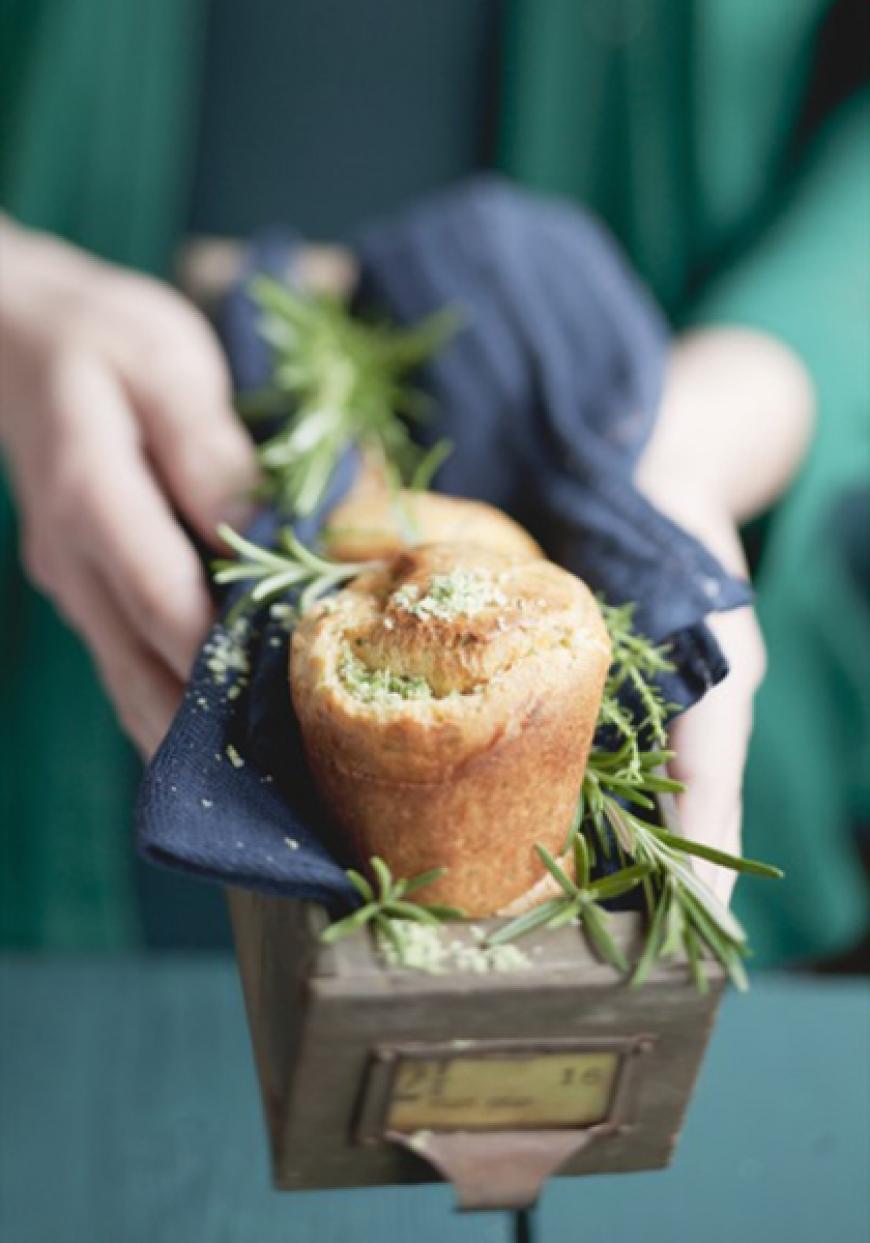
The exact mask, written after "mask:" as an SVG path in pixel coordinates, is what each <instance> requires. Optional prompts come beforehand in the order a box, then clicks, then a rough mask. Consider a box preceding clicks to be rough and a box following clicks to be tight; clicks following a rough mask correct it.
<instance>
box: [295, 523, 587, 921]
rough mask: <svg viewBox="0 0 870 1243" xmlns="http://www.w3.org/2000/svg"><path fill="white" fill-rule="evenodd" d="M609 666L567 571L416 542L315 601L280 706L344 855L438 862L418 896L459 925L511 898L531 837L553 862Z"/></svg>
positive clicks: (528, 871)
mask: <svg viewBox="0 0 870 1243" xmlns="http://www.w3.org/2000/svg"><path fill="white" fill-rule="evenodd" d="M496 512H497V511H496ZM445 584H446V586H445ZM439 593H440V594H439ZM451 593H452V594H451ZM609 660H610V643H609V639H608V636H607V632H606V629H605V626H604V622H603V620H602V617H601V614H600V612H599V609H598V606H597V604H596V603H595V600H594V598H593V597H592V595H591V593H590V592H589V590H588V588H587V587H586V586H585V585H584V584H583V583H582V582H580V580H579V579H577V578H575V577H574V576H573V575H571V574H569V573H568V572H567V571H565V570H562V569H560V568H559V567H557V566H555V565H554V564H552V563H551V562H549V561H545V560H543V559H537V560H533V561H529V560H527V559H523V557H522V556H509V555H507V554H505V553H504V552H499V551H497V550H494V549H492V548H481V547H476V546H471V545H465V546H458V545H456V544H431V545H424V546H421V547H417V548H414V549H412V550H408V551H406V552H404V553H400V554H399V555H398V556H396V557H394V558H393V559H392V561H390V562H389V563H388V564H387V565H386V566H385V567H384V568H383V569H377V570H373V571H369V572H367V573H365V574H363V575H361V576H360V577H359V578H358V579H357V580H355V581H354V582H353V583H352V584H351V585H350V586H349V587H347V588H345V589H344V590H343V591H341V592H339V593H338V594H337V595H335V596H333V597H331V598H330V599H329V600H327V601H323V602H321V603H320V604H319V605H317V606H315V608H314V609H312V610H311V612H310V613H308V614H307V615H306V616H305V617H304V618H303V619H302V621H301V622H300V623H299V625H298V626H297V628H296V631H295V633H294V636H293V642H292V646H291V673H292V676H291V685H292V695H293V703H294V706H295V709H296V713H297V716H298V719H299V722H300V725H301V728H302V735H303V739H304V743H305V750H306V753H307V757H308V763H309V766H310V769H311V772H312V775H313V777H314V779H315V782H316V784H317V786H318V789H319V790H320V793H321V795H322V797H323V798H324V800H325V802H326V803H327V805H328V806H329V808H330V810H331V812H332V814H333V816H334V818H335V820H336V822H337V824H338V826H339V828H340V829H341V831H342V833H343V835H344V837H345V839H346V841H347V843H348V845H349V847H350V850H351V853H352V854H353V856H354V857H355V859H356V860H357V862H358V863H359V864H365V863H366V862H367V861H368V859H369V858H370V857H371V856H372V855H379V856H381V858H383V859H384V860H385V861H386V862H387V864H388V865H389V867H390V868H391V870H392V871H393V873H394V874H395V875H397V876H407V877H412V876H415V875H417V874H419V873H420V872H423V871H426V870H428V869H430V868H436V867H445V868H446V869H447V871H446V873H445V874H444V875H443V876H442V877H441V878H440V879H439V880H437V881H435V882H434V883H432V884H431V885H429V886H427V887H426V888H425V889H423V890H421V891H420V894H419V897H420V899H421V900H422V901H423V902H427V901H428V902H442V903H447V904H449V905H451V906H458V907H460V908H461V909H462V910H463V911H464V913H465V914H466V915H467V916H468V917H470V918H472V917H481V916H486V915H491V914H493V913H495V912H497V911H499V910H501V909H502V908H504V907H506V906H508V905H510V904H511V903H513V902H515V901H516V900H517V899H519V898H521V897H522V895H524V894H525V893H526V892H527V891H528V890H530V889H532V887H533V886H535V885H536V884H537V883H538V881H539V880H540V879H541V875H542V872H543V868H542V865H541V863H540V860H539V859H538V857H537V855H536V853H535V851H534V844H535V843H536V842H541V843H542V844H543V845H545V846H546V847H547V848H548V849H549V850H550V851H551V852H552V853H553V854H554V855H561V854H562V851H563V847H564V843H565V840H566V837H567V834H568V832H569V830H570V826H571V824H572V821H573V817H574V814H575V811H576V806H577V797H578V792H579V789H580V783H581V781H582V777H583V771H584V768H585V765H586V759H587V755H588V751H589V746H590V744H591V741H592V734H593V731H594V728H595V723H596V720H597V716H598V709H599V706H600V701H601V693H602V689H603V685H604V679H605V676H606V673H607V668H608V664H609ZM406 694H407V695H409V696H410V697H407V698H406V697H405V695H406Z"/></svg>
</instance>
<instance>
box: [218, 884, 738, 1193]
mask: <svg viewBox="0 0 870 1243" xmlns="http://www.w3.org/2000/svg"><path fill="white" fill-rule="evenodd" d="M229 898H230V909H231V914H232V919H233V927H234V933H235V938H236V945H237V953H238V960H239V968H240V972H241V977H242V983H243V988H244V994H245V1003H246V1008H247V1013H248V1019H249V1023H250V1028H251V1036H252V1041H253V1046H254V1053H255V1057H256V1063H257V1071H258V1075H259V1080H260V1087H261V1091H262V1097H263V1104H264V1108H265V1114H266V1122H267V1126H268V1132H269V1140H270V1147H271V1154H272V1167H273V1177H274V1182H275V1185H276V1186H277V1187H279V1188H283V1189H286V1190H293V1189H302V1188H326V1187H361V1186H371V1185H377V1184H398V1183H409V1182H420V1181H429V1180H432V1179H437V1178H441V1177H448V1178H450V1179H451V1180H452V1181H453V1183H454V1186H455V1187H456V1190H457V1194H458V1198H459V1202H460V1205H461V1206H462V1207H466V1208H517V1207H522V1206H524V1205H527V1204H530V1203H532V1202H533V1201H534V1199H535V1197H536V1195H537V1192H538V1190H539V1188H540V1185H541V1183H542V1182H543V1181H544V1180H545V1179H546V1178H547V1177H548V1176H549V1175H550V1174H551V1173H557V1174H559V1175H562V1176H575V1175H582V1174H597V1173H605V1172H606V1173H615V1172H621V1171H631V1170H643V1169H653V1168H656V1167H660V1166H664V1165H667V1163H668V1161H669V1159H670V1156H671V1153H672V1151H673V1148H674V1144H675V1141H676V1138H677V1135H678V1133H679V1130H680V1126H681V1124H682V1120H683V1116H684V1113H685V1110H686V1106H687V1104H688V1101H689V1098H690V1096H691V1092H692V1088H693V1085H694V1082H695V1078H696V1076H697V1073H698V1069H699V1066H700V1062H701V1058H702V1056H703V1052H704V1048H705V1046H706V1043H707V1040H708V1037H709V1035H710V1030H711V1027H712V1025H713V1021H714V1018H715V1014H716V1009H717V1006H718V1002H719V999H720V996H721V992H722V987H723V976H722V973H721V972H720V971H719V969H718V967H716V966H715V965H713V964H708V965H707V968H706V969H707V972H708V979H709V985H710V987H709V990H708V991H707V993H706V994H704V995H701V994H700V993H699V992H698V991H697V990H696V988H695V986H694V984H693V983H692V982H691V981H690V980H689V978H688V975H687V972H686V970H685V967H684V966H683V965H682V964H680V963H668V964H659V965H657V966H656V968H655V969H654V970H653V972H652V974H651V976H650V978H649V979H648V981H647V982H646V983H645V984H644V985H643V987H641V988H631V987H630V986H628V985H627V984H625V983H623V982H621V981H620V980H619V979H618V978H617V976H616V975H615V973H614V971H613V970H612V968H610V967H609V966H607V965H605V964H602V963H601V962H599V961H598V959H597V958H596V957H595V956H594V954H593V953H592V952H591V951H590V949H589V947H588V945H587V943H586V940H585V938H584V937H583V936H582V934H581V933H580V932H579V931H578V929H577V928H575V927H571V926H569V927H565V928H562V929H560V930H558V931H551V932H543V933H540V934H532V935H531V936H529V937H527V938H524V940H523V941H522V947H523V949H524V951H525V952H526V953H527V954H528V955H529V958H530V966H529V968H527V969H522V970H519V971H512V972H505V973H487V974H473V973H468V972H465V971H453V970H451V971H449V972H445V973H444V974H435V975H430V974H424V973H421V972H412V971H408V970H400V969H395V968H390V967H388V966H387V965H385V963H384V962H383V960H382V957H381V955H380V954H379V953H378V952H377V951H376V950H375V948H374V946H373V943H372V941H371V939H370V937H369V934H368V933H367V931H365V930H359V931H358V932H356V933H354V934H353V935H352V936H351V937H349V938H347V939H345V940H343V941H339V942H338V943H337V944H336V945H334V946H325V945H323V944H322V943H321V941H320V940H319V937H320V932H321V931H322V929H323V928H324V927H325V925H326V916H325V913H324V912H323V910H322V909H321V908H320V907H317V906H315V905H312V904H307V903H301V902H297V901H292V900H288V899H283V898H277V897H268V896H264V895H260V894H254V893H250V892H246V891H241V890H233V891H230V894H229ZM486 926H487V925H486V923H485V922H484V927H486ZM613 930H614V935H615V938H616V940H617V941H618V942H619V944H620V945H621V947H622V949H623V950H624V952H625V953H626V955H627V956H628V958H629V960H630V961H631V960H632V959H634V958H636V956H637V954H638V953H639V950H640V946H641V932H642V928H641V920H640V917H639V916H637V915H634V914H620V915H616V916H614V917H613ZM449 935H450V936H451V937H454V936H455V937H458V938H470V936H471V933H470V931H469V930H468V929H467V928H466V927H465V926H463V925H452V926H451V929H450V932H449Z"/></svg>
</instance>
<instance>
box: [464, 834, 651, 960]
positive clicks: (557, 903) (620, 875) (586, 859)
mask: <svg viewBox="0 0 870 1243" xmlns="http://www.w3.org/2000/svg"><path fill="white" fill-rule="evenodd" d="M535 850H536V851H537V854H538V858H539V859H540V860H541V862H542V863H543V865H544V867H545V868H546V869H547V871H548V872H549V873H550V875H551V876H552V877H553V878H554V879H555V880H556V882H557V883H558V885H559V887H560V889H561V890H562V893H561V895H560V896H559V897H557V898H551V899H550V901H549V902H544V903H542V904H541V905H540V906H536V907H534V908H533V909H532V910H531V911H527V912H526V914H524V915H519V916H518V917H517V918H516V919H514V920H511V922H510V923H508V924H503V925H502V927H501V928H499V929H497V931H496V932H494V933H493V934H492V935H491V936H490V937H488V938H487V943H488V944H489V945H502V944H504V943H505V942H506V941H512V940H514V938H515V937H519V936H524V935H525V934H526V933H528V932H531V931H533V929H535V928H540V927H546V928H561V927H563V926H564V925H565V924H569V923H579V924H581V925H582V926H583V928H584V930H585V932H586V935H587V936H588V937H589V940H590V941H591V942H592V944H593V945H594V946H595V948H596V950H597V951H598V953H599V954H600V955H601V957H602V958H603V959H604V960H605V961H606V962H609V963H610V964H611V966H613V967H615V968H616V969H617V971H627V970H628V963H627V962H626V960H625V955H624V954H623V952H622V950H621V949H620V948H619V946H618V945H617V944H616V942H615V941H614V939H613V937H612V935H611V933H610V929H609V927H608V921H609V916H608V914H607V911H605V910H604V908H603V907H602V906H600V905H599V904H600V903H601V902H603V901H605V900H606V899H608V898H617V897H621V896H622V894H625V893H629V892H630V890H632V889H634V887H635V886H636V885H638V884H639V883H640V882H641V881H642V880H643V879H644V878H645V877H646V876H647V875H648V874H649V872H650V870H651V869H650V868H649V867H647V866H646V865H643V864H635V865H633V866H632V867H626V868H622V869H621V870H620V871H618V872H614V873H613V874H612V875H610V876H603V877H601V879H600V880H596V881H593V880H591V858H590V850H589V844H588V842H587V841H586V838H585V837H584V836H583V834H582V833H577V834H575V836H574V840H573V852H574V873H575V877H576V881H572V880H571V878H570V877H569V876H568V874H567V873H566V872H565V870H564V869H563V868H562V867H561V866H560V865H559V864H558V863H557V862H556V860H555V859H554V858H553V856H552V855H551V854H550V852H549V851H548V850H547V849H546V848H545V847H544V846H542V845H541V844H540V843H538V844H537V845H536V846H535Z"/></svg>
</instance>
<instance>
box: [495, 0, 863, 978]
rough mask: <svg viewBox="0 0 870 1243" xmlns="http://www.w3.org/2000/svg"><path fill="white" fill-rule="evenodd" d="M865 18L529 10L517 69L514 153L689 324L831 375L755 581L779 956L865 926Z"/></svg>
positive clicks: (786, 2) (550, 3)
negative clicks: (787, 350) (729, 328)
mask: <svg viewBox="0 0 870 1243" xmlns="http://www.w3.org/2000/svg"><path fill="white" fill-rule="evenodd" d="M858 8H859V6H857V5H856V6H853V9H851V10H850V9H849V7H848V6H844V5H843V4H839V5H833V6H832V5H829V4H826V3H824V2H823V0H769V3H767V4H758V3H757V0H696V2H695V3H674V2H673V0H621V2H620V3H591V2H590V3H583V4H578V3H576V0H515V2H514V3H513V4H512V6H511V21H510V24H509V29H508V40H507V55H506V61H505V70H504V81H503V92H502V93H503V98H504V100H505V104H506V108H505V115H504V125H503V143H502V152H501V158H502V163H503V166H504V167H505V168H506V169H507V170H508V171H509V172H511V173H513V174H514V175H515V176H517V177H519V178H521V179H522V180H524V181H526V182H528V183H530V184H532V185H535V186H538V187H540V188H542V189H544V190H548V191H554V192H559V193H563V194H567V195H570V196H572V197H573V198H576V199H577V200H578V201H580V202H585V203H588V204H590V205H591V206H593V207H594V208H596V209H597V210H598V211H600V213H601V214H602V215H603V216H604V218H605V219H606V220H608V221H609V222H610V224H611V226H612V227H613V228H614V230H615V231H616V233H617V234H618V236H619V237H620V239H621V240H622V242H623V244H624V245H625V247H626V249H627V251H628V253H629V255H630V256H631V258H632V260H633V261H634V263H635V264H636V266H637V267H638V268H639V269H640V271H641V272H642V273H643V275H644V276H645V277H646V278H647V280H648V281H649V282H650V283H651V285H652V287H653V288H654V290H655V291H656V293H657V294H658V296H659V298H660V299H661V301H662V302H663V303H664V305H665V307H666V308H667V309H668V311H669V313H670V314H671V316H672V318H673V319H674V321H675V322H676V323H677V324H678V325H680V326H691V325H693V324H700V323H738V324H745V325H750V326H754V327H758V328H762V329H766V330H767V331H769V332H772V333H774V334H776V335H777V336H778V337H780V338H782V339H783V340H784V341H787V342H788V343H789V344H791V345H792V346H793V347H794V348H795V349H796V350H797V351H798V353H799V354H800V355H801V356H802V358H803V359H804V361H805V363H806V364H807V366H808V367H809V370H810V372H811V373H812V377H813V380H814V382H815V385H816V389H817V395H818V410H819V413H818V432H817V435H816V438H815V442H814V444H813V446H812V449H811V451H810V454H809V458H808V461H807V462H806V465H805V468H804V469H803V471H802V473H801V475H800V477H799V478H798V480H797V481H796V483H795V484H794V486H793V487H792V488H791V490H790V492H789V494H788V496H787V497H786V498H785V500H784V502H783V503H782V504H780V505H779V506H778V507H777V510H776V512H775V514H774V515H773V516H772V518H771V520H770V522H769V526H768V533H767V539H766V547H765V550H764V555H763V560H762V564H761V569H760V572H759V575H758V578H757V583H756V586H757V591H758V610H759V614H760V618H761V622H762V626H763V628H764V632H765V637H766V642H767V647H768V662H769V671H768V675H767V678H766V681H765V683H764V685H763V687H762V689H761V691H760V694H759V696H758V699H757V706H756V724H755V732H754V736H753V740H752V746H751V751H750V756H749V763H748V768H747V776H746V791H745V841H746V848H747V850H748V852H749V853H751V854H753V855H757V856H760V857H763V858H768V859H773V860H776V861H777V862H779V863H781V864H782V866H783V867H784V868H785V871H786V874H787V880H786V882H785V883H783V884H780V885H771V884H765V883H762V882H757V881H756V882H753V881H745V882H743V883H742V884H741V885H740V886H739V888H738V891H737V896H736V900H735V906H736V909H737V913H738V914H739V915H740V916H741V917H742V918H743V919H744V920H745V921H746V923H747V924H748V926H749V928H750V932H751V935H752V940H753V943H754V946H755V949H756V955H757V961H759V962H761V963H768V964H774V963H782V962H784V961H791V960H798V959H801V958H807V957H811V956H816V955H823V954H827V953H833V952H836V951H838V950H842V949H843V948H844V947H846V946H848V945H850V944H851V943H852V942H854V941H855V940H857V939H858V938H859V937H860V935H861V933H862V932H863V931H864V930H865V929H866V925H867V913H868V901H867V889H866V882H865V880H864V877H863V875H862V870H861V868H860V865H859V863H858V854H857V850H856V846H855V840H854V836H853V834H854V832H855V830H856V829H857V828H858V826H859V825H863V826H865V828H866V826H867V824H868V823H870V599H868V582H867V579H866V562H865V569H864V575H863V576H861V575H859V574H856V571H855V568H854V561H855V556H854V553H855V550H856V548H857V549H863V550H865V551H864V553H863V555H864V556H865V557H866V549H867V545H868V540H870V531H868V530H867V527H866V525H865V524H866V521H867V519H866V515H867V513H868V506H867V504H866V503H865V502H866V499H867V497H868V495H870V333H868V324H870V98H868V93H867V91H866V89H863V90H862V89H860V87H859V85H858V84H857V83H854V84H853V82H852V80H851V79H852V67H853V66H852V57H851V53H852V52H853V51H854V49H855V45H856V44H860V41H861V30H860V26H861V22H860V13H859V12H858ZM853 19H854V26H855V29H853V28H852V24H853ZM828 58H830V59H828ZM857 76H858V75H857V74H856V75H855V77H857ZM699 417H703V411H699ZM859 524H861V525H860V526H859Z"/></svg>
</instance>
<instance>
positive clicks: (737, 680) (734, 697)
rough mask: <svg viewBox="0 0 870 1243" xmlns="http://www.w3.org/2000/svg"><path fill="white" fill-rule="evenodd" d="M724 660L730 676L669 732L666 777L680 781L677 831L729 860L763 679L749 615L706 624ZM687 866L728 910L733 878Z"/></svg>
mask: <svg viewBox="0 0 870 1243" xmlns="http://www.w3.org/2000/svg"><path fill="white" fill-rule="evenodd" d="M707 621H708V624H709V626H710V629H711V630H712V631H713V633H714V635H715V636H716V638H717V639H718V640H719V644H720V646H721V648H722V651H723V652H724V654H725V656H726V657H727V659H728V664H729V665H730V672H729V673H728V676H727V677H726V678H725V680H724V681H723V682H720V683H719V685H718V686H715V687H714V688H713V689H712V690H711V691H708V692H707V694H706V695H705V696H704V698H703V699H702V700H701V701H700V703H697V704H695V706H694V707H693V708H690V709H689V711H688V712H686V713H684V714H683V715H682V716H679V717H677V719H676V720H675V721H674V723H673V726H672V728H671V737H670V742H671V747H672V748H673V750H674V751H675V752H676V756H675V758H674V760H673V762H672V764H671V775H672V776H674V777H675V778H676V779H677V780H678V781H682V782H683V783H684V785H685V787H686V789H685V792H684V793H683V794H680V795H678V796H677V810H678V814H679V827H680V832H681V833H683V834H684V836H686V837H690V838H693V839H694V840H695V841H699V842H705V843H706V844H707V845H709V846H715V847H716V848H717V849H719V850H724V851H727V853H728V854H732V855H739V854H740V853H741V832H740V831H741V823H742V818H743V802H742V791H743V769H744V767H745V764H746V754H747V750H748V747H749V738H750V735H751V733H752V701H753V699H754V697H755V692H756V691H757V690H758V687H759V686H760V685H761V681H762V678H763V677H764V664H765V655H764V642H763V640H762V637H761V630H760V628H759V625H758V621H757V620H756V617H755V612H754V610H753V609H750V608H742V609H735V610H734V612H731V613H715V614H714V615H713V616H712V617H709V618H708V619H707ZM692 867H693V869H694V871H695V873H696V875H697V876H699V877H700V879H701V880H702V881H703V882H704V884H705V885H707V887H708V888H709V889H712V891H713V893H715V894H716V896H717V897H718V898H719V899H720V901H721V902H723V903H724V904H725V906H727V905H728V903H729V901H730V899H731V893H732V890H733V889H734V882H735V881H736V879H737V874H736V873H735V872H733V871H731V869H730V868H723V867H718V866H716V865H715V864H712V863H707V862H706V860H704V859H698V858H696V859H693V860H692Z"/></svg>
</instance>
